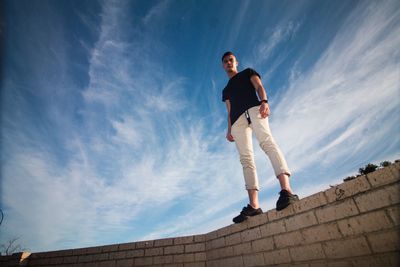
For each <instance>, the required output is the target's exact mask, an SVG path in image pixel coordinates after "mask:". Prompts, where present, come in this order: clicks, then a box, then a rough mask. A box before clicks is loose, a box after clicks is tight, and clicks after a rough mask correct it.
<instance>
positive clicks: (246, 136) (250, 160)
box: [231, 114, 259, 197]
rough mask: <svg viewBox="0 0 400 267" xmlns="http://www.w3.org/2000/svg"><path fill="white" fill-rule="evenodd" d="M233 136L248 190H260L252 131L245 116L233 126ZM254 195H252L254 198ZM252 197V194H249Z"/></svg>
mask: <svg viewBox="0 0 400 267" xmlns="http://www.w3.org/2000/svg"><path fill="white" fill-rule="evenodd" d="M231 133H232V136H233V138H234V140H235V145H236V148H237V150H238V152H239V158H240V163H241V164H242V167H243V176H244V180H245V186H246V189H247V190H256V191H257V190H258V189H259V187H258V177H257V169H256V165H255V161H254V151H253V140H252V130H251V128H250V127H249V125H248V122H247V119H246V117H245V116H244V114H243V115H242V116H240V117H239V119H238V120H237V121H236V122H235V123H234V124H233V125H232V132H231ZM253 195H254V193H252V196H253ZM249 197H250V193H249Z"/></svg>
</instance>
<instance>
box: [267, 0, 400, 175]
mask: <svg viewBox="0 0 400 267" xmlns="http://www.w3.org/2000/svg"><path fill="white" fill-rule="evenodd" d="M393 4H394V3H393V2H385V4H380V5H376V7H374V8H372V6H375V4H374V3H370V4H368V5H360V6H359V7H358V8H357V9H356V10H355V11H354V12H353V14H352V15H350V16H349V18H348V19H347V21H346V22H345V23H344V26H343V27H342V29H341V31H339V33H338V35H337V36H336V37H335V38H334V40H333V41H332V43H331V45H330V46H329V47H328V48H327V50H326V51H325V53H323V54H322V56H321V58H320V60H319V61H318V62H317V63H316V64H315V66H314V67H313V68H311V69H310V71H308V72H307V73H304V74H302V75H300V76H299V77H298V78H296V79H294V80H292V82H291V83H290V85H289V87H288V90H287V92H286V93H285V94H284V95H283V96H282V97H281V98H280V101H279V102H278V104H277V106H276V107H275V112H274V113H273V115H272V117H271V120H272V124H273V126H272V127H273V128H274V129H275V133H276V136H277V137H278V138H279V139H280V140H282V146H283V147H284V150H285V151H287V152H288V154H289V155H290V158H291V161H292V162H294V163H295V164H296V165H297V167H298V168H306V167H307V166H308V165H309V164H312V163H315V162H318V161H319V160H320V159H321V158H323V157H326V156H329V157H330V160H331V161H334V160H336V159H338V158H340V157H341V156H343V154H346V153H351V152H352V151H351V150H352V149H353V148H354V146H356V145H357V143H359V142H364V141H366V140H368V141H366V142H367V143H369V146H371V148H372V147H373V144H378V143H379V138H382V137H383V136H386V135H388V134H389V132H388V131H390V129H391V127H393V125H391V123H389V124H387V125H380V124H379V121H381V120H383V119H385V118H386V117H388V116H390V114H391V112H394V110H396V109H397V108H398V106H399V100H398V98H397V96H398V93H399V88H400V84H399V75H398V57H396V56H395V55H396V54H398V52H396V51H397V47H399V46H400V37H399V36H400V32H399V27H396V26H395V25H396V24H397V25H398V24H399V21H398V20H396V19H395V18H396V12H393V11H394V10H396V9H393ZM388 25H390V26H391V27H390V29H389V28H388V27H387V26H388ZM365 33H368V34H365ZM370 128H379V129H382V128H383V129H386V131H385V130H384V131H382V132H381V136H380V137H379V136H374V137H375V139H370V137H373V135H372V133H371V132H367V130H368V129H370ZM366 145H368V144H366ZM305 155H307V156H305Z"/></svg>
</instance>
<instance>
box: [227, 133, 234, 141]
mask: <svg viewBox="0 0 400 267" xmlns="http://www.w3.org/2000/svg"><path fill="white" fill-rule="evenodd" d="M226 140H228V141H229V142H235V140H234V139H233V136H232V134H231V133H230V132H228V133H226Z"/></svg>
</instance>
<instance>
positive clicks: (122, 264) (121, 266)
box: [115, 259, 133, 267]
mask: <svg viewBox="0 0 400 267" xmlns="http://www.w3.org/2000/svg"><path fill="white" fill-rule="evenodd" d="M132 266H133V259H124V260H117V264H116V266H115V267H132Z"/></svg>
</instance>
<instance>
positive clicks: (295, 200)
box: [276, 197, 299, 211]
mask: <svg viewBox="0 0 400 267" xmlns="http://www.w3.org/2000/svg"><path fill="white" fill-rule="evenodd" d="M297 201H299V198H298V197H297V198H295V199H291V200H290V201H289V202H288V204H287V205H284V206H279V207H278V206H277V207H276V210H277V211H281V210H283V209H286V208H287V207H289V206H290V205H291V204H293V203H295V202H297Z"/></svg>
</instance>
